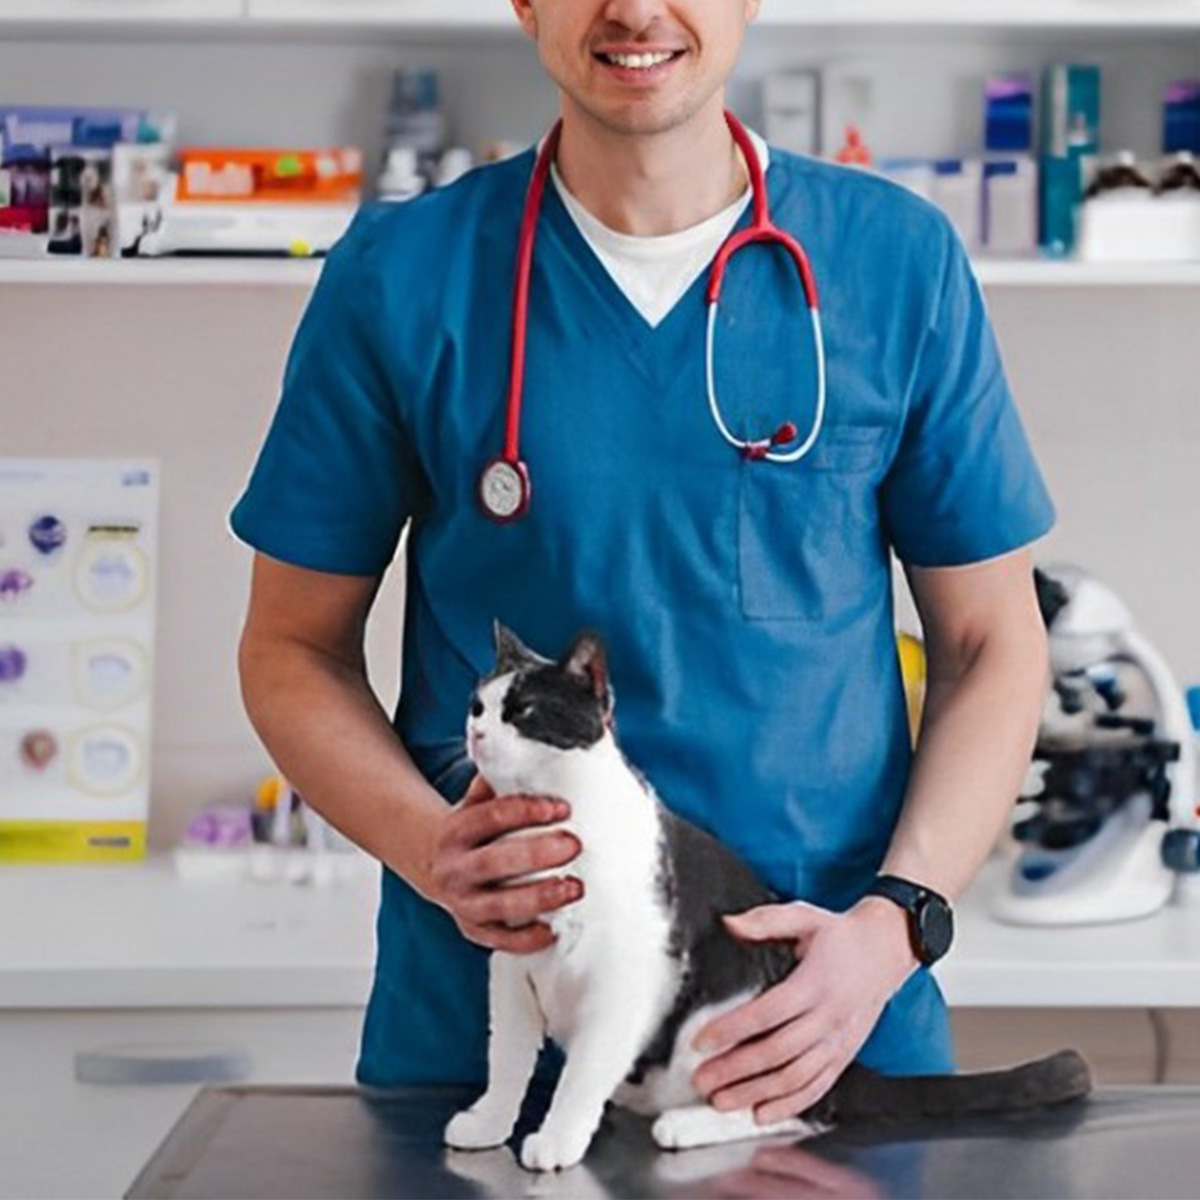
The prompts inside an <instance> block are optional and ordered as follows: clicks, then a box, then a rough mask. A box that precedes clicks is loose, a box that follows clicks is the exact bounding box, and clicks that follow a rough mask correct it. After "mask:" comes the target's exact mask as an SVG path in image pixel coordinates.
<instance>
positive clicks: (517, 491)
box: [479, 112, 826, 524]
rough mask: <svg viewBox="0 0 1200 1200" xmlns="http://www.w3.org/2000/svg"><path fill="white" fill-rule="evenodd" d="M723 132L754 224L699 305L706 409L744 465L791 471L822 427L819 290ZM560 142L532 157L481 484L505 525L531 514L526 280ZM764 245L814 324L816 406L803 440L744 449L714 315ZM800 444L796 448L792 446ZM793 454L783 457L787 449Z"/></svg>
mask: <svg viewBox="0 0 1200 1200" xmlns="http://www.w3.org/2000/svg"><path fill="white" fill-rule="evenodd" d="M725 120H726V121H727V122H728V124H729V131H730V132H731V133H732V134H733V138H734V141H735V142H736V143H737V145H738V148H739V149H740V150H741V152H742V156H743V157H744V158H745V160H746V166H747V168H748V170H749V172H750V187H751V190H752V193H753V197H754V220H753V222H752V223H751V224H750V225H749V226H748V227H747V228H746V229H743V230H741V231H740V232H738V233H735V234H733V235H732V236H731V237H730V238H729V239H728V240H727V241H726V242H725V244H724V245H723V246H722V247H721V249H720V250H719V251H718V253H717V257H716V259H715V260H714V261H713V265H712V271H711V274H710V275H709V280H708V291H707V293H706V294H705V303H706V304H707V306H708V331H707V334H706V336H705V349H704V365H705V381H706V384H707V387H708V407H709V411H710V412H711V413H712V418H713V422H714V423H715V425H716V427H717V429H718V430H719V431H720V434H721V436H722V437H723V438H724V439H725V440H726V441H727V442H728V443H729V444H730V445H731V446H733V447H734V448H735V449H736V450H737V451H738V452H739V453H740V454H741V455H742V456H743V457H744V458H747V459H753V460H765V461H767V462H775V463H793V462H798V461H799V460H800V459H802V458H803V457H804V456H805V455H806V454H807V453H808V452H809V451H810V450H811V449H812V448H813V446H814V444H815V443H816V440H817V437H818V436H819V435H820V432H821V426H822V424H823V423H824V420H825V398H826V396H825V392H826V388H825V339H824V336H823V334H822V332H821V313H820V309H819V307H818V305H817V285H816V280H815V279H814V278H813V272H812V267H811V266H810V265H809V261H808V255H807V254H805V252H804V248H803V247H802V246H801V245H800V243H799V242H798V241H797V240H796V239H795V238H793V237H792V236H791V235H790V234H787V233H785V232H784V231H783V230H782V229H779V228H778V227H777V226H776V225H775V224H774V222H773V221H772V220H771V211H770V207H769V204H768V200H767V184H766V180H765V178H764V176H763V169H762V163H761V162H760V161H759V157H758V153H757V151H756V150H755V148H754V144H753V142H751V140H750V135H749V134H748V133H747V132H746V130H745V129H744V128H743V126H742V124H741V123H740V122H739V121H738V120H737V118H736V117H734V116H733V114H732V113H728V112H727V113H726V114H725ZM561 135H562V122H561V121H560V122H558V123H557V124H556V125H555V126H554V128H553V129H552V130H551V131H550V134H549V136H548V137H547V138H546V142H545V145H544V146H543V147H542V151H541V153H540V154H539V155H538V160H537V165H536V167H535V168H534V171H533V179H532V180H531V182H530V185H529V193H528V195H527V197H526V200H525V212H524V214H523V216H522V218H521V233H520V240H519V241H518V243H517V279H516V290H515V293H514V296H513V322H512V367H511V372H510V375H509V382H508V420H507V425H506V430H505V440H504V453H503V454H501V455H500V456H499V457H498V458H493V459H492V460H491V461H490V462H489V463H488V464H487V466H485V467H484V469H483V472H482V474H481V475H480V477H479V499H480V502H481V503H482V505H483V510H484V512H485V513H486V514H487V515H488V516H489V517H491V518H492V520H494V521H498V522H500V523H501V524H507V523H509V522H510V521H517V520H520V518H521V517H523V516H525V514H526V513H527V512H528V511H529V503H530V499H531V496H532V484H531V482H530V476H529V468H528V466H526V464H525V463H524V462H523V461H522V460H521V453H520V442H521V398H522V396H523V394H524V387H525V344H526V341H527V338H528V330H529V280H530V276H531V274H532V271H533V247H534V242H535V241H536V239H537V224H538V218H539V216H540V215H541V211H542V199H543V197H544V196H545V192H546V180H547V179H548V178H549V176H550V164H551V163H552V162H553V161H554V156H555V153H556V152H557V150H558V142H559V138H560V137H561ZM756 242H764V243H770V244H775V245H778V246H782V247H783V248H784V249H785V250H786V251H787V252H788V254H789V255H791V258H792V261H793V262H794V263H795V264H796V269H797V270H798V271H799V273H800V282H801V285H802V287H803V289H804V299H805V302H806V305H807V307H808V314H809V317H810V319H811V321H812V332H813V345H814V346H815V348H816V365H817V406H816V412H815V414H814V416H813V423H812V428H811V429H810V430H809V433H808V436H807V437H806V438H805V439H804V440H803V441H802V442H800V441H799V432H798V430H797V428H796V426H795V425H794V424H793V423H792V422H791V421H785V422H784V423H783V424H782V425H780V426H779V428H778V429H776V430H775V432H774V433H773V434H772V435H771V436H770V437H769V438H764V439H762V440H759V441H744V440H743V439H741V438H737V437H735V436H734V435H733V434H732V433H731V432H730V431H729V428H728V426H727V425H726V424H725V421H724V418H723V417H722V416H721V405H720V403H719V401H718V400H717V387H716V373H715V368H714V361H715V357H716V329H717V310H718V307H719V303H720V298H721V284H722V282H723V281H724V278H725V270H726V268H727V267H728V266H729V261H730V259H732V258H733V256H734V255H735V254H736V253H737V252H738V251H739V250H742V249H744V248H745V247H746V246H749V245H752V244H754V243H756ZM796 443H798V444H796ZM789 446H790V447H791V448H790V449H785V447H789Z"/></svg>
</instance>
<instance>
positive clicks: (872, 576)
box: [737, 425, 888, 621]
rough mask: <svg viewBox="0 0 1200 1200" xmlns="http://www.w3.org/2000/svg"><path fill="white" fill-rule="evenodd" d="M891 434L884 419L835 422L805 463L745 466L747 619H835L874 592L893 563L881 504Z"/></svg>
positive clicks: (741, 506) (742, 573)
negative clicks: (881, 520) (879, 489)
mask: <svg viewBox="0 0 1200 1200" xmlns="http://www.w3.org/2000/svg"><path fill="white" fill-rule="evenodd" d="M887 434H888V430H887V428H886V427H884V426H882V425H841V426H834V425H831V426H828V427H827V428H826V429H824V430H823V431H822V433H821V436H820V437H819V439H818V440H817V444H816V445H815V446H814V447H813V449H812V451H811V452H810V453H809V454H808V455H807V456H805V457H804V458H803V459H801V460H800V461H799V462H798V463H770V462H750V461H747V462H745V463H743V465H742V474H741V486H740V494H739V497H738V555H737V560H738V589H739V592H740V599H741V609H742V615H743V616H744V617H746V618H748V619H750V620H759V621H772V620H786V621H830V620H834V619H836V618H837V617H838V615H839V614H841V613H844V612H845V611H846V610H848V609H850V608H852V607H853V606H854V605H855V604H856V603H858V602H860V601H861V600H862V599H863V597H864V595H865V593H867V592H868V591H870V590H871V588H872V584H873V583H875V582H877V581H878V579H879V578H880V573H881V572H882V571H884V570H885V569H886V567H887V553H886V548H885V546H884V542H883V537H882V534H881V531H880V524H879V511H878V504H877V501H876V488H877V486H878V483H879V479H880V475H881V467H882V463H883V455H884V450H885V446H886V441H887Z"/></svg>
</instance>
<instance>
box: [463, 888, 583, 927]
mask: <svg viewBox="0 0 1200 1200" xmlns="http://www.w3.org/2000/svg"><path fill="white" fill-rule="evenodd" d="M582 895H583V884H582V883H581V882H580V881H579V880H578V879H573V878H566V879H547V880H544V881H542V882H541V883H531V884H527V885H526V886H525V887H512V888H494V889H487V890H479V891H476V892H473V893H471V894H470V895H468V896H466V897H465V898H464V899H463V900H462V902H461V903H460V904H459V905H458V908H457V910H456V913H457V915H458V916H459V917H460V918H461V919H463V920H465V921H468V922H470V923H471V924H472V925H482V926H486V925H500V926H506V927H507V926H513V927H517V926H523V925H529V924H531V923H532V922H534V921H536V920H537V919H538V917H540V916H541V915H542V914H543V913H547V912H554V911H555V910H556V909H559V908H564V907H565V906H566V905H568V904H574V903H575V901H576V900H578V899H580V897H581V896H582Z"/></svg>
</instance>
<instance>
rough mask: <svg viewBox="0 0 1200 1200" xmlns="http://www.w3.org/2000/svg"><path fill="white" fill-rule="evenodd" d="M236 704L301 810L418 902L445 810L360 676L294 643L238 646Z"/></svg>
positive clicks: (425, 889) (339, 662)
mask: <svg viewBox="0 0 1200 1200" xmlns="http://www.w3.org/2000/svg"><path fill="white" fill-rule="evenodd" d="M240 667H241V679H242V695H243V700H244V702H245V706H246V711H247V713H248V714H249V715H250V719H251V722H252V723H253V725H254V728H255V730H256V731H257V733H258V735H259V737H260V738H261V739H262V741H263V744H264V745H265V746H266V747H267V750H268V751H269V752H270V754H271V756H272V758H273V759H274V761H275V763H276V765H277V766H278V767H279V769H280V770H281V771H282V772H283V773H284V775H285V776H286V777H287V779H288V781H289V782H290V783H291V784H292V785H293V786H294V787H295V788H296V789H297V790H298V791H299V792H300V794H301V795H302V796H303V797H304V799H305V801H306V802H307V803H309V804H311V805H312V807H313V808H314V809H316V810H317V811H318V812H319V813H320V814H321V815H322V816H323V817H325V818H326V819H327V820H328V821H330V822H331V823H332V824H333V825H335V826H336V827H337V828H338V829H340V830H341V831H342V833H344V834H345V835H346V836H347V837H348V838H350V840H351V841H353V842H355V843H357V844H358V845H360V846H362V847H363V849H364V850H366V851H367V852H368V853H369V854H371V855H373V856H374V857H375V858H378V859H379V860H380V861H381V862H383V863H386V864H387V865H388V866H389V867H391V868H392V869H393V870H394V871H396V872H397V873H398V874H400V875H401V876H402V877H403V878H405V879H406V880H407V881H408V882H409V883H411V884H412V885H413V886H414V887H415V888H416V889H417V890H418V891H419V892H421V893H422V894H423V895H428V894H429V893H428V886H427V885H428V871H429V865H430V860H431V856H432V845H433V837H434V830H435V827H436V825H437V824H438V822H439V820H440V819H441V818H443V817H444V816H445V814H446V804H445V802H444V801H443V800H442V799H441V797H440V796H438V794H437V793H436V792H435V791H434V790H433V789H432V788H431V787H430V786H429V785H428V783H426V782H425V780H424V778H423V777H422V775H421V773H420V772H419V771H418V770H417V768H416V766H415V765H414V763H413V761H412V759H411V757H410V756H409V754H408V751H407V750H406V749H405V748H404V745H403V743H402V742H401V741H400V739H399V738H398V737H397V736H396V733H395V731H394V730H393V729H392V726H391V723H390V722H389V721H388V718H387V716H386V714H385V713H384V711H383V709H382V708H381V707H380V704H379V701H378V700H377V699H376V697H375V695H374V693H373V692H372V691H371V689H370V685H369V684H368V682H367V680H366V678H365V676H364V675H363V673H362V672H361V671H359V670H356V669H354V668H353V667H352V666H350V665H349V664H347V663H345V662H343V661H342V660H341V659H338V658H337V657H335V656H331V655H327V654H323V653H321V652H320V651H318V650H316V649H313V648H311V647H307V646H304V645H303V644H300V643H297V642H286V643H282V644H281V643H280V642H278V641H273V642H272V643H271V644H270V645H259V646H255V645H253V644H251V645H243V647H242V652H241V656H240Z"/></svg>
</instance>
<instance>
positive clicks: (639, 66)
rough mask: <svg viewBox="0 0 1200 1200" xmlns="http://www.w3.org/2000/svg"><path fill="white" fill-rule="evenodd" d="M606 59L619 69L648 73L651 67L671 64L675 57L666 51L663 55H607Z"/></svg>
mask: <svg viewBox="0 0 1200 1200" xmlns="http://www.w3.org/2000/svg"><path fill="white" fill-rule="evenodd" d="M604 57H605V58H606V59H608V61H609V62H610V63H614V64H615V65H616V66H618V67H626V68H629V69H632V70H635V71H646V70H649V68H650V67H657V66H660V65H661V64H663V63H665V62H670V61H671V59H673V58H674V57H675V55H674V54H673V53H672V52H671V51H666V52H665V53H662V54H606V55H605V56H604Z"/></svg>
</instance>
